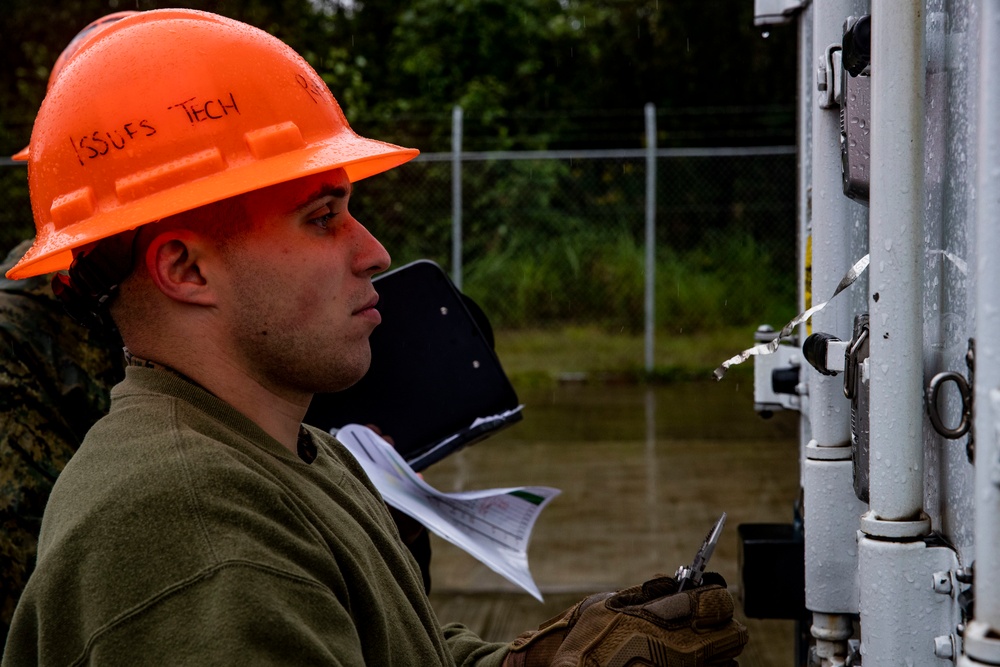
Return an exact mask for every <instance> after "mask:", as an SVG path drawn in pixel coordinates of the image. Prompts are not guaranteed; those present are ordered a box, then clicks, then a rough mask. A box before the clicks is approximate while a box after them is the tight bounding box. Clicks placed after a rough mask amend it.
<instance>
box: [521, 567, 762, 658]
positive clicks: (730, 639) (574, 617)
mask: <svg viewBox="0 0 1000 667" xmlns="http://www.w3.org/2000/svg"><path fill="white" fill-rule="evenodd" d="M725 583H726V582H725V580H724V579H723V578H722V577H721V576H719V575H717V574H714V573H711V572H709V573H706V574H705V577H704V583H703V584H702V585H701V586H699V587H697V588H691V589H685V590H684V591H681V592H680V593H678V592H677V582H676V581H675V580H674V579H673V577H667V576H660V577H657V578H655V579H650V580H649V581H647V582H646V583H644V584H642V585H641V586H633V587H632V588H627V589H624V590H621V591H618V592H616V593H597V594H596V595H591V596H590V597H588V598H586V599H584V600H583V601H581V602H579V603H578V604H577V605H576V606H574V607H572V608H570V609H569V610H568V611H566V612H565V613H563V614H560V615H559V616H556V617H555V618H552V619H550V620H548V621H546V622H545V623H542V624H541V625H540V626H538V630H535V631H530V632H525V633H524V634H522V635H521V636H520V637H518V638H517V639H515V640H514V642H513V644H512V645H511V650H510V653H509V654H508V655H507V658H506V659H505V660H504V667H549V666H553V667H584V666H586V667H612V666H616V665H617V666H622V667H624V666H625V665H628V666H630V667H631V666H638V665H655V666H668V667H673V666H677V667H681V666H683V667H696V666H700V665H712V666H720V667H721V666H730V665H735V664H736V662H735V660H734V659H735V658H736V656H738V655H739V654H740V652H741V651H742V650H743V647H744V646H745V645H746V643H747V640H748V638H749V637H748V635H747V629H746V626H744V625H742V624H740V623H739V622H737V621H734V620H733V598H732V596H731V595H730V594H729V591H727V590H726V588H725Z"/></svg>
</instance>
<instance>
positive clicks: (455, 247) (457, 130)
mask: <svg viewBox="0 0 1000 667" xmlns="http://www.w3.org/2000/svg"><path fill="white" fill-rule="evenodd" d="M451 280H452V282H454V283H455V287H457V288H458V289H459V291H461V289H462V107H460V106H458V105H456V106H455V108H453V109H452V111H451Z"/></svg>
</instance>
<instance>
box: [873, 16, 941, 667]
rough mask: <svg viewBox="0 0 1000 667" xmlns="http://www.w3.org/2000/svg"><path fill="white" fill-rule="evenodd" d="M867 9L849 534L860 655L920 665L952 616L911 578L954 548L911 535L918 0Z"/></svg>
mask: <svg viewBox="0 0 1000 667" xmlns="http://www.w3.org/2000/svg"><path fill="white" fill-rule="evenodd" d="M871 16H872V37H871V72H872V74H871V121H872V122H871V128H872V129H871V191H870V192H871V194H870V197H869V203H870V220H869V228H868V233H869V250H870V256H871V265H870V270H869V278H868V292H869V297H868V309H869V310H868V312H869V314H870V318H869V321H870V327H871V328H870V333H869V343H870V350H871V354H870V357H869V369H870V371H869V373H870V380H869V386H870V388H871V397H870V403H869V406H870V407H869V413H868V414H869V424H870V431H869V433H870V454H869V457H870V466H869V471H870V478H869V479H870V483H869V498H870V509H869V511H868V512H867V513H865V515H864V516H863V517H862V519H861V530H862V533H863V535H862V537H861V539H860V540H859V541H858V557H859V562H860V566H859V570H860V581H861V596H860V616H861V651H862V654H863V655H864V662H865V664H869V663H870V664H873V665H890V664H892V665H901V664H912V665H925V664H931V661H934V662H935V663H936V662H937V661H936V660H935V656H934V653H933V652H932V650H931V646H932V643H931V639H932V637H934V636H937V635H940V636H945V635H946V634H947V631H948V630H949V629H952V628H954V627H955V622H954V621H952V619H951V613H952V608H953V605H952V604H950V603H951V602H952V600H951V599H950V598H946V597H944V596H942V595H940V594H936V593H934V592H933V590H932V588H931V587H929V586H927V585H917V584H915V583H914V582H921V581H927V579H928V578H930V576H931V575H932V574H933V573H934V572H938V571H949V570H951V569H954V567H955V565H954V563H953V562H952V561H955V554H954V552H953V551H951V549H943V548H932V547H928V546H926V545H925V544H924V542H923V541H922V540H921V539H920V537H921V536H922V535H926V534H927V533H928V532H930V527H931V525H930V519H929V518H928V517H927V515H926V514H925V513H924V511H923V500H924V449H923V442H924V438H923V418H924V403H923V371H924V368H923V367H924V363H923V359H924V349H923V291H922V287H923V275H922V263H923V259H924V247H923V244H924V229H925V225H924V206H925V201H924V169H925V166H924V164H925V151H924V115H925V113H926V101H925V78H926V70H927V59H926V55H925V52H926V48H925V26H924V19H925V9H924V0H874V1H873V2H872V14H871ZM956 562H957V561H956ZM949 625H950V628H949ZM904 629H905V631H904ZM931 633H934V634H933V635H932V634H931ZM927 635H930V636H927Z"/></svg>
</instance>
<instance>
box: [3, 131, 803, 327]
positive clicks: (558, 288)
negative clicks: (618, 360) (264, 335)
mask: <svg viewBox="0 0 1000 667" xmlns="http://www.w3.org/2000/svg"><path fill="white" fill-rule="evenodd" d="M652 156H655V157H654V158H653V161H652V162H648V161H647V160H648V159H649V158H650V157H652ZM2 162H3V164H4V165H5V166H7V167H8V168H6V169H0V179H2V181H3V183H2V185H3V187H4V188H5V191H6V192H7V193H8V199H9V201H7V202H6V203H7V206H6V207H5V208H4V209H3V210H2V211H0V241H2V243H3V245H4V248H6V249H9V248H10V247H13V245H15V244H16V242H17V241H19V240H20V239H21V238H25V237H27V236H28V235H30V234H31V233H32V231H33V230H32V226H31V221H30V213H29V212H30V205H29V202H28V197H27V184H26V178H25V170H24V167H23V164H15V163H12V162H10V161H9V160H3V161H2ZM795 163H796V155H795V150H794V147H792V146H770V147H739V148H661V149H658V150H656V151H655V153H653V154H651V153H650V152H649V151H648V150H647V149H641V148H640V149H623V150H611V149H602V150H591V151H572V150H560V151H521V152H514V151H509V152H504V151H494V152H464V153H463V152H449V153H425V154H423V155H421V156H420V157H419V158H417V160H415V161H413V162H411V163H409V164H407V165H404V166H403V167H400V168H398V169H395V170H392V171H390V172H388V173H386V174H381V175H379V176H378V177H375V178H372V179H369V180H366V181H362V182H361V183H359V184H358V185H357V186H356V188H355V195H354V197H353V198H352V211H353V213H354V214H355V216H356V217H357V218H358V219H359V220H361V221H362V222H363V223H365V224H366V225H367V226H368V227H369V228H370V229H371V230H372V231H373V233H375V235H376V236H377V237H378V238H379V239H381V240H382V241H383V243H384V244H385V246H386V247H387V248H388V249H389V251H390V253H391V254H392V256H393V266H395V267H399V266H402V265H404V264H406V263H408V262H410V261H413V260H416V259H432V260H434V261H436V262H437V263H438V264H440V265H441V266H442V267H443V268H444V269H445V270H446V271H447V272H449V274H452V275H455V274H456V272H457V275H455V277H456V278H457V279H456V282H457V283H459V284H460V285H461V286H462V289H463V291H464V292H466V293H467V294H468V295H469V296H471V297H472V298H473V299H475V300H476V301H477V303H479V304H480V306H481V307H482V308H483V310H484V311H485V312H486V313H487V314H488V316H489V318H490V320H491V322H492V323H493V326H494V328H496V329H545V328H557V327H563V326H567V325H571V326H588V327H600V328H602V329H604V330H606V331H609V332H611V333H618V332H625V333H628V334H636V333H639V332H642V331H643V329H644V327H645V328H646V329H647V334H648V328H649V327H650V326H653V327H656V328H658V329H666V330H672V331H677V330H678V329H680V330H683V331H691V332H693V331H699V330H706V329H710V328H713V327H719V326H731V325H756V324H757V323H759V322H762V321H769V320H770V321H783V320H782V318H783V317H785V315H786V314H788V313H786V312H785V310H781V309H782V308H785V307H787V306H788V305H790V304H791V305H794V304H795V303H796V296H795V291H796V288H795V285H796V280H795V265H796V257H795V248H796V242H795V201H796V193H795V183H796V179H795ZM649 165H652V166H653V168H654V170H655V179H654V182H655V192H654V193H653V194H654V199H655V216H654V217H653V219H652V222H653V223H654V229H655V252H654V253H653V257H654V258H655V273H654V275H655V281H654V282H653V290H654V294H653V295H652V305H653V309H652V310H653V312H652V313H650V312H649V309H648V308H647V301H646V298H647V294H646V289H647V286H646V275H647V261H646V242H647V233H648V232H647V230H646V222H647V202H648V201H650V197H649V195H650V193H649V192H648V190H647V172H648V166H649ZM456 167H457V169H456ZM456 174H457V175H458V178H459V181H460V184H461V192H460V202H461V203H460V206H459V207H456V198H455V194H456V192H455V185H456V180H455V175H456ZM456 211H457V212H458V213H459V214H460V215H459V216H458V218H459V219H460V221H461V225H460V229H459V230H457V231H458V233H457V234H456V228H455V225H454V223H455V221H456ZM456 259H459V260H460V266H459V264H456V262H455V260H456ZM776 309H777V310H776ZM651 315H652V317H653V319H652V321H650V320H649V317H650V316H651Z"/></svg>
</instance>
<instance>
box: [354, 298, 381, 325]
mask: <svg viewBox="0 0 1000 667" xmlns="http://www.w3.org/2000/svg"><path fill="white" fill-rule="evenodd" d="M377 305H378V295H377V294H376V295H375V296H373V297H372V298H370V299H369V300H368V301H366V302H365V304H364V305H363V306H361V307H360V308H358V309H357V310H355V311H354V312H353V313H352V314H353V315H369V316H372V315H373V316H375V317H377V318H378V320H379V321H380V322H381V321H382V316H381V314H380V313H379V312H378V311H377V310H376V309H375V306H377Z"/></svg>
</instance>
